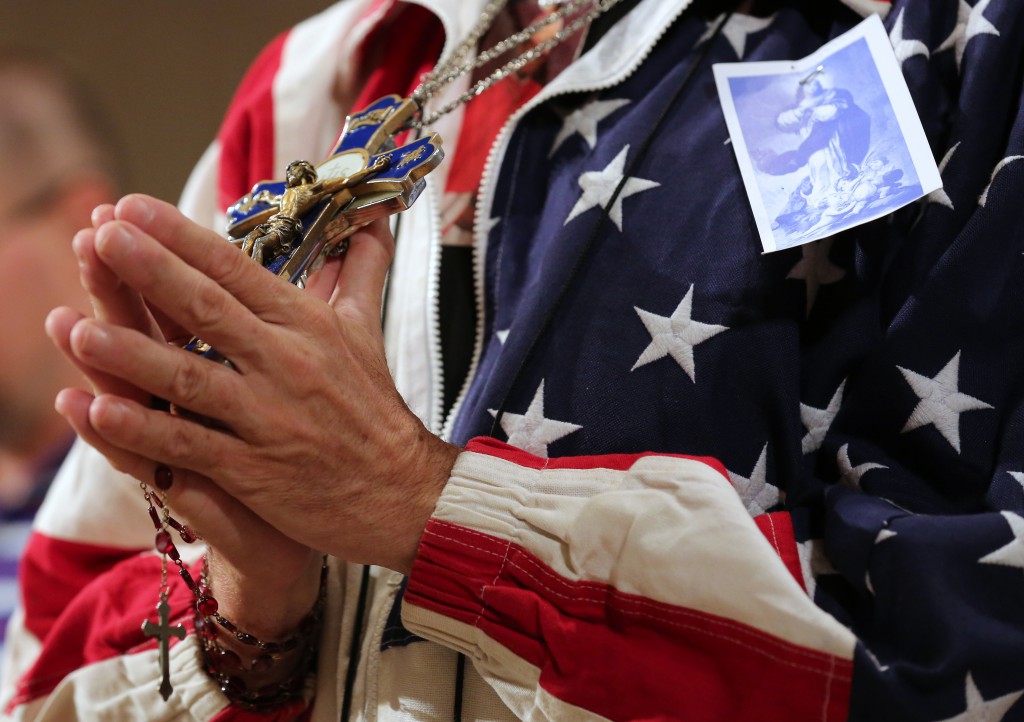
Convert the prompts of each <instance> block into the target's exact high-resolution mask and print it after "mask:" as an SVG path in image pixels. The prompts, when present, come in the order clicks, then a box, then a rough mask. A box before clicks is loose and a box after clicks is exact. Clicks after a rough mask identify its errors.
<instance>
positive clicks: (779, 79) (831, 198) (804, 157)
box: [729, 38, 922, 249]
mask: <svg viewBox="0 0 1024 722" xmlns="http://www.w3.org/2000/svg"><path fill="white" fill-rule="evenodd" d="M729 88H730V92H731V95H732V97H733V102H734V103H735V108H736V116H737V118H738V121H739V125H740V128H741V130H742V133H743V139H744V142H745V144H746V147H747V152H748V153H749V157H750V161H751V163H752V165H753V167H754V171H755V176H756V180H757V185H758V189H759V191H760V194H761V198H762V200H763V202H764V207H765V210H766V211H767V214H768V219H769V221H770V223H771V228H772V235H773V236H774V240H775V244H776V247H777V248H779V249H782V248H790V247H792V246H796V245H799V244H801V243H806V242H807V241H809V240H812V239H815V238H823V237H825V236H828V235H832V234H833V233H836V232H838V231H841V230H843V229H845V228H849V227H851V226H854V225H857V224H859V223H863V222H865V221H867V220H870V219H872V218H877V217H879V216H881V215H883V214H886V213H889V212H891V211H893V210H895V209H897V208H899V207H900V206H903V205H905V204H906V203H908V202H909V201H911V200H913V199H915V198H918V197H920V196H921V195H922V187H921V181H920V179H919V178H918V174H917V171H916V169H915V166H914V162H913V160H912V156H911V151H910V149H909V148H908V147H907V143H906V141H905V139H904V137H903V133H902V132H901V129H900V125H899V122H898V121H897V118H896V113H895V111H894V110H893V106H892V104H891V102H890V99H889V96H888V95H887V93H886V90H885V86H884V85H883V83H882V81H881V78H880V77H879V74H878V70H877V68H876V65H875V62H874V60H873V58H872V55H871V51H870V49H869V47H868V44H867V42H866V41H865V40H864V38H860V39H859V40H857V41H855V42H853V43H851V44H850V45H847V46H846V47H844V48H842V49H840V50H838V51H836V52H835V53H834V54H832V55H830V56H829V57H827V58H826V59H825V60H823V61H822V62H821V63H820V64H819V65H818V66H817V67H816V68H814V69H812V70H810V71H809V72H808V71H806V70H802V71H800V72H793V73H774V74H771V75H754V76H748V77H731V78H729Z"/></svg>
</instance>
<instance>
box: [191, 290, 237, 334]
mask: <svg viewBox="0 0 1024 722" xmlns="http://www.w3.org/2000/svg"><path fill="white" fill-rule="evenodd" d="M188 311H189V315H190V316H191V317H192V323H193V324H194V325H195V330H197V331H199V332H200V333H202V332H203V331H209V330H210V329H216V328H218V327H219V326H220V324H221V322H222V321H223V319H224V314H225V313H226V311H227V298H226V294H225V292H224V291H223V290H222V289H221V288H220V287H219V286H217V285H215V284H212V283H200V284H198V285H197V286H196V288H195V289H194V290H193V292H192V293H191V294H189V307H188Z"/></svg>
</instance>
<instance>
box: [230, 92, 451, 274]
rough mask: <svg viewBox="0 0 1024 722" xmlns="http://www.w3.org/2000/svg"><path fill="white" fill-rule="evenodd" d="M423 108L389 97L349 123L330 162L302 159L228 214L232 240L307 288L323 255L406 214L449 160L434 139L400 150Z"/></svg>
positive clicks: (433, 136)
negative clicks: (373, 225) (399, 138)
mask: <svg viewBox="0 0 1024 722" xmlns="http://www.w3.org/2000/svg"><path fill="white" fill-rule="evenodd" d="M417 109H418V106H417V105H416V103H415V102H414V101H412V100H409V99H407V98H402V97H400V96H398V95H389V96H386V97H384V98H381V99H380V100H377V101H376V102H374V103H373V104H372V105H370V106H369V107H367V108H365V109H364V110H362V111H360V112H359V113H356V114H355V115H352V116H349V117H348V118H346V120H345V125H344V127H343V128H342V131H341V135H340V137H339V138H338V141H337V142H336V143H335V145H334V149H333V151H332V152H331V154H330V155H329V156H328V158H327V160H325V161H324V162H323V163H321V164H320V165H318V166H317V167H316V168H315V169H313V168H312V166H310V165H309V164H304V163H303V162H302V161H297V162H295V163H292V164H291V165H289V166H288V171H287V179H286V180H284V181H280V180H278V181H261V182H259V183H257V184H256V185H255V186H253V188H252V190H251V191H250V192H249V193H248V194H246V195H245V196H244V197H242V198H241V199H240V200H239V201H238V202H237V203H235V204H234V205H233V206H231V208H229V209H228V235H229V236H231V238H232V239H234V240H233V242H234V243H237V244H239V245H241V246H242V250H243V251H246V252H247V253H249V255H251V256H252V257H253V258H254V260H257V261H258V262H260V263H261V264H262V265H265V266H266V267H267V268H269V269H270V270H271V271H273V272H275V273H277V274H278V275H281V276H284V277H285V278H287V279H288V280H289V281H291V282H292V283H298V284H299V285H302V284H303V283H304V281H305V277H306V275H307V274H308V273H309V272H311V271H312V270H314V269H315V268H316V266H317V264H318V262H319V261H320V260H321V259H322V257H323V255H324V254H325V253H329V252H335V253H337V252H340V250H342V249H343V248H344V246H343V245H342V241H344V239H345V238H347V237H348V236H349V235H351V234H352V233H353V232H355V231H356V230H358V229H359V228H360V227H362V226H363V225H365V224H367V223H369V222H370V221H372V220H374V219H376V218H380V217H382V216H386V215H390V214H392V213H397V212H399V211H403V210H405V209H407V208H408V207H409V206H411V205H412V203H413V202H414V201H415V200H416V198H417V196H418V195H419V194H420V192H421V191H422V190H423V187H424V185H425V183H426V181H425V180H424V176H426V174H427V173H429V172H430V171H431V170H433V169H434V168H436V167H437V165H438V164H439V163H440V162H441V159H442V158H443V157H444V152H443V151H442V150H441V138H440V137H439V136H438V135H437V134H435V133H431V134H429V135H426V136H424V137H422V138H419V139H417V140H413V141H412V142H410V143H407V144H405V145H403V146H401V147H395V142H394V138H395V136H396V135H397V134H399V133H401V132H402V131H403V130H405V129H407V127H408V121H409V120H410V119H411V118H412V116H413V115H414V114H415V113H416V111H417Z"/></svg>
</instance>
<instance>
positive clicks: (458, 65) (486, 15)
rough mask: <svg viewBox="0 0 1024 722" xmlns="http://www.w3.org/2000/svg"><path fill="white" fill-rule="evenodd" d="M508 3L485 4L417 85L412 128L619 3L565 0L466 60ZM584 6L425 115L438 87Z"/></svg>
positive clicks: (472, 95) (445, 111)
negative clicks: (551, 32)
mask: <svg viewBox="0 0 1024 722" xmlns="http://www.w3.org/2000/svg"><path fill="white" fill-rule="evenodd" d="M507 2H508V0H492V2H490V3H488V4H487V6H486V7H485V8H484V10H483V12H482V13H481V16H480V20H479V22H477V24H476V25H475V26H474V27H473V29H472V30H471V31H470V32H469V35H467V36H466V38H465V39H464V40H463V41H462V42H461V43H459V45H458V46H457V47H456V48H455V49H454V50H453V51H452V53H451V55H450V56H449V57H448V58H447V59H446V60H444V61H442V62H441V63H439V64H438V66H437V67H436V68H434V70H433V71H432V72H431V73H430V74H428V75H427V76H426V77H425V78H424V79H423V82H422V83H420V85H419V86H418V87H417V88H416V90H414V91H413V92H412V95H411V97H412V99H413V100H415V101H416V103H417V104H418V105H419V106H420V109H421V111H420V112H421V117H420V119H419V120H414V121H413V122H412V124H411V125H412V126H413V127H415V128H421V127H423V126H426V125H430V124H432V123H434V122H435V121H436V120H437V119H438V118H441V117H442V116H444V115H447V114H448V113H450V112H451V111H453V110H455V109H456V108H458V107H459V106H460V105H463V104H464V103H468V102H469V101H470V100H472V99H473V98H475V97H476V96H478V95H480V94H481V93H482V92H484V91H485V90H487V89H488V88H490V87H491V86H492V85H494V84H495V83H497V82H500V81H501V80H504V79H505V78H507V77H508V76H509V75H512V74H513V73H515V72H517V71H518V70H520V69H522V68H523V67H524V66H526V65H528V64H529V63H531V62H533V61H534V60H536V59H537V58H539V57H541V56H542V55H544V54H545V53H547V52H548V51H550V50H551V49H552V48H554V47H555V46H556V45H558V44H559V43H561V42H563V41H565V40H566V39H567V38H569V37H571V36H572V35H574V34H575V33H576V32H577V31H579V30H580V28H582V27H583V26H584V25H586V24H588V23H591V22H593V21H594V20H595V19H596V18H597V17H598V16H600V15H601V14H603V13H604V12H606V11H607V10H609V9H610V8H612V7H613V6H615V5H617V4H618V3H619V2H620V0H567V1H566V2H565V3H564V4H562V5H561V6H560V7H559V8H558V10H556V11H554V12H552V13H549V14H547V15H545V16H543V17H542V18H540V19H539V20H537V21H536V22H534V23H532V24H531V25H529V26H528V27H526V28H523V29H522V30H520V31H519V32H517V33H515V34H514V35H510V36H509V37H507V38H505V39H504V40H502V41H500V42H498V43H497V44H495V45H494V47H492V48H490V49H488V50H486V51H484V52H482V53H480V54H479V55H477V56H476V58H475V59H472V60H470V59H468V56H469V55H470V54H471V53H472V51H473V49H474V48H475V47H476V45H477V44H478V43H479V41H480V39H481V38H482V37H483V36H484V35H485V34H486V32H487V30H488V29H489V28H490V27H491V25H492V24H493V23H494V19H495V17H497V15H498V13H499V12H500V11H501V10H502V8H504V7H505V5H506V4H507ZM586 6H590V9H589V10H587V11H586V12H584V13H583V14H582V15H580V16H579V17H578V18H576V19H575V20H573V21H572V22H570V23H569V24H568V25H566V26H565V27H563V28H562V29H561V30H559V31H558V32H557V33H555V34H554V35H553V36H552V37H550V38H548V39H547V40H545V41H544V42H542V43H540V44H538V45H536V46H534V47H532V48H530V49H529V50H525V51H523V52H522V53H520V54H519V55H517V56H516V57H514V58H512V59H511V60H509V61H508V62H507V63H505V64H504V65H503V66H502V67H500V68H498V69H497V70H495V71H494V72H492V73H491V74H489V75H487V76H486V77H484V78H481V79H480V80H479V81H477V82H476V83H474V84H473V85H472V87H470V88H469V89H468V90H467V91H466V92H464V93H462V94H461V95H460V96H459V97H458V98H456V99H455V100H453V101H451V102H449V103H447V104H446V105H444V106H442V107H441V108H439V109H437V110H436V111H434V112H432V113H427V112H426V104H427V102H428V101H429V100H430V99H431V98H432V97H433V96H434V95H435V94H436V93H437V92H438V91H439V90H440V89H441V88H443V87H445V86H446V85H448V84H449V83H451V82H453V81H455V80H457V79H458V78H460V77H462V76H463V75H466V74H467V73H470V72H472V71H474V70H476V69H478V68H481V67H483V66H484V65H486V64H487V63H489V62H491V61H492V60H494V59H495V58H499V57H501V56H502V55H504V54H506V53H508V52H509V51H511V50H512V49H514V48H516V47H517V46H519V45H521V44H522V43H523V42H525V41H526V40H528V39H529V38H531V37H533V36H534V35H536V34H537V32H538V31H539V30H541V29H543V28H545V27H547V26H548V25H551V24H552V23H555V22H557V21H559V20H563V19H565V18H566V17H568V16H569V15H571V14H573V13H574V12H576V11H577V10H580V9H581V8H584V7H586Z"/></svg>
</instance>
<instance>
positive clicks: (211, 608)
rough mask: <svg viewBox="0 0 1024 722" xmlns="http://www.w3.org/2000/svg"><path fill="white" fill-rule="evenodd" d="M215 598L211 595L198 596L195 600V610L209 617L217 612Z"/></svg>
mask: <svg viewBox="0 0 1024 722" xmlns="http://www.w3.org/2000/svg"><path fill="white" fill-rule="evenodd" d="M217 608H218V605H217V600H216V599H214V598H213V597H199V599H198V601H196V610H197V611H198V612H199V613H200V614H202V615H203V616H204V617H209V616H210V615H211V614H215V613H216V612H217Z"/></svg>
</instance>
